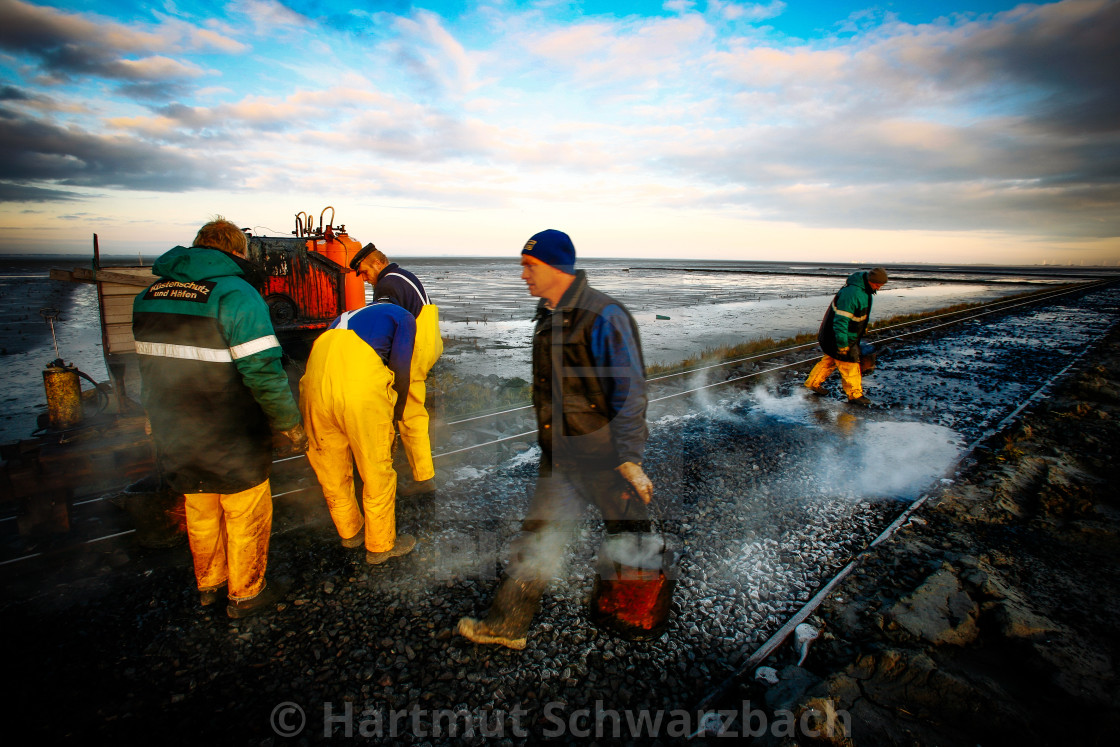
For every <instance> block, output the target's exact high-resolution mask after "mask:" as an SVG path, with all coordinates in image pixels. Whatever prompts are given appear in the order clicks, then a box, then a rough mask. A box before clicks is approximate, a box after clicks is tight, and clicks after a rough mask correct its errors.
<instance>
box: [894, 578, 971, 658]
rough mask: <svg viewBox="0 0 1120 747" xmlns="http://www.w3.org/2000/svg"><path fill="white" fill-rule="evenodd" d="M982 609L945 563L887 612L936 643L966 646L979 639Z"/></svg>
mask: <svg viewBox="0 0 1120 747" xmlns="http://www.w3.org/2000/svg"><path fill="white" fill-rule="evenodd" d="M978 614H979V608H978V607H977V605H976V602H974V601H972V598H971V597H969V596H968V594H966V593H965V592H964V590H963V589H962V588H961V582H960V580H959V579H958V578H957V577H956V575H955V573H954V572H953V569H952V568H951V567H950V566H948V565H943V566H942V567H941V568H940V569H939V570H938V571H936V572H935V573H934V574H933V575H931V576H930V577H929V578H927V579H926V580H925V581H924V582H922V585H921V586H919V587H918V588H917V589H915V590H914V592H913V593H912V594H910V595H909V596H907V597H903V598H902V599H900V600H899V601H898V602H897V603H895V605H894V607H892V608H891V609H890V611H889V612H888V613H887V619H888V620H889V621H891V622H893V623H895V624H897V625H898V626H899V627H901V628H902V629H903V630H905V631H906V632H907V633H909V634H910V635H913V636H915V637H916V638H921V639H923V640H925V641H928V642H929V643H932V644H934V645H942V644H949V645H955V646H963V645H965V644H967V643H971V642H972V641H974V640H976V637H977V636H978V635H979V633H980V630H979V628H978V627H977V625H976V618H977V616H978Z"/></svg>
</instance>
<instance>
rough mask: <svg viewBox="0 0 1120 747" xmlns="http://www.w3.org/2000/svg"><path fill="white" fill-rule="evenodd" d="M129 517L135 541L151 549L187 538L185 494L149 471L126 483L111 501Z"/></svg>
mask: <svg viewBox="0 0 1120 747" xmlns="http://www.w3.org/2000/svg"><path fill="white" fill-rule="evenodd" d="M114 503H116V504H117V505H118V506H120V507H121V508H123V509H124V510H125V511H127V512H128V514H129V515H130V516H131V517H132V521H133V523H134V524H135V526H136V542H137V544H139V545H140V546H141V547H147V548H152V549H157V548H166V547H175V546H177V545H181V544H182V543H183V542H184V541H185V540H186V539H187V514H186V507H185V505H184V497H183V495H182V494H181V493H175V492H173V491H172V490H171V489H170V488H168V487H166V486H165V485H163V484H162V482H161V480H160V479H159V477H158V476H157V475H149V476H148V477H145V478H143V479H141V480H138V481H137V482H135V483H133V484H132V485H129V486H128V487H127V488H125V489H124V490H123V491H122V492H121V493H119V494H118V495H117V500H115V501H114Z"/></svg>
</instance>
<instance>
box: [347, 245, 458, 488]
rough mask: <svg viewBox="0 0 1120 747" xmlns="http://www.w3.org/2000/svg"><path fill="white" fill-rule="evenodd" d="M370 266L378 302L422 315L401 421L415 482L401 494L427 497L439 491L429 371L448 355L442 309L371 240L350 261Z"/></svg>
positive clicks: (368, 279) (404, 485)
mask: <svg viewBox="0 0 1120 747" xmlns="http://www.w3.org/2000/svg"><path fill="white" fill-rule="evenodd" d="M363 266H364V267H365V268H366V269H365V271H364V272H365V274H364V279H365V280H366V282H368V283H370V284H371V285H373V297H374V299H375V300H377V299H382V298H388V299H390V300H392V301H393V303H395V304H397V305H398V306H401V307H404V308H405V309H407V310H408V313H410V314H412V316H413V318H415V319H416V344H415V349H414V350H413V355H412V370H411V372H410V373H409V385H408V393H407V397H406V401H405V403H404V409H403V410H402V411H401V417H400V418H399V420H398V421H397V427H398V428H399V429H400V434H401V444H402V445H403V446H404V453H405V456H406V457H407V458H408V465H409V468H410V471H411V472H412V480H411V481H407V482H402V483H401V484H400V485H398V486H397V495H405V496H410V495H422V494H427V493H432V492H434V491H435V489H436V480H435V477H436V469H435V464H434V463H433V462H432V441H431V435H430V433H429V428H428V425H429V423H428V420H429V418H428V408H427V406H426V405H425V401H426V399H427V383H426V382H427V379H428V372H429V371H431V369H432V366H434V365H435V364H436V361H437V360H439V357H440V355H442V354H443V338H442V337H440V333H439V308H438V307H437V306H436V305H435V304H434V303H432V301H431V299H430V298H428V293H427V291H425V290H424V285H423V283H421V282H420V280H419V278H417V277H416V276H415V275H413V274H412V273H411V272H409V271H408V270H406V269H404V268H403V267H401V266H400V265H398V264H397V263H396V262H390V261H389V258H388V257H386V256H385V254H384V253H383V252H382V251H381V250H379V249H378V248H377V247H375V246H374V245H373V244H366V245H365V246H364V247H362V248H361V250H360V251H359V252H358V253H357V254H355V255H354V258H353V259H352V260H350V269H352V270H354V271H355V272H358V271H359V268H360V267H363Z"/></svg>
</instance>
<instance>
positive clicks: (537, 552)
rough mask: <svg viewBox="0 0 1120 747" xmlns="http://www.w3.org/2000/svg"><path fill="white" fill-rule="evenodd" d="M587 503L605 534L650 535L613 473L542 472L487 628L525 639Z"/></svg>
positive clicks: (638, 504) (644, 513) (640, 507)
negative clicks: (599, 517) (596, 511)
mask: <svg viewBox="0 0 1120 747" xmlns="http://www.w3.org/2000/svg"><path fill="white" fill-rule="evenodd" d="M588 504H591V505H593V506H595V507H597V508H598V509H599V511H600V513H602V515H603V521H604V522H605V524H606V530H607V532H608V533H612V534H613V533H615V532H648V531H650V521H649V511H648V510H647V509H646V505H645V504H644V503H642V500H641V499H640V498H639V497H638V496H637V495H635V494H634V492H633V491H632V490H631V489H630V487H629V483H627V482H626V480H624V479H623V478H622V477H621V476H620V475H619V474H618V473H617V472H615V471H614V470H613V469H596V468H590V469H589V468H587V467H584V468H580V467H578V466H576V465H572V466H571V467H567V466H561V465H553V466H552V468H551V469H544V468H542V470H541V474H540V475H538V477H537V486H536V490H535V491H534V493H533V500H532V501H531V502H530V503H529V512H528V514H527V515H526V516H525V520H524V522H522V524H521V532H520V533H519V534H518V535H517V537H515V538H514V540H513V542H512V543H511V544H510V562H509V566H508V567H507V568H506V571H505V575H504V577H503V578H502V582H501V584H500V585H499V587H498V592H497V594H495V595H494V601H493V602H492V603H491V605H490V612H489V614H488V615H487V617H486V625H487V627H489V628H490V629H491V630H493V631H494V632H496V633H499V634H501V635H504V636H507V637H510V638H523V637H524V636H525V634H526V633H527V632H528V630H529V623H530V622H532V620H533V615H535V614H536V613H537V610H538V609H540V599H541V595H542V594H544V591H545V589H546V588H547V587H548V583H549V581H551V580H552V579H553V578H554V577H556V576H558V575H559V574H560V573H561V571H562V570H563V563H564V556H565V554H566V553H567V549H568V544H569V543H570V542H571V539H572V537H573V535H574V534H575V533H576V531H577V530H578V529H579V522H580V517H581V516H582V515H583V511H584V508H585V507H586V506H587V505H588Z"/></svg>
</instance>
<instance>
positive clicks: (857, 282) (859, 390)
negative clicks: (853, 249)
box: [805, 267, 887, 407]
mask: <svg viewBox="0 0 1120 747" xmlns="http://www.w3.org/2000/svg"><path fill="white" fill-rule="evenodd" d="M886 282H887V271H886V270H884V269H883V268H882V267H876V268H875V269H874V270H869V271H866V272H853V273H852V274H851V275H849V276H848V282H847V283H845V285H844V287H843V288H841V289H840V292H839V293H837V294H836V296H835V297H834V298H833V299H832V303H831V304H830V305H829V307H828V311H826V312H825V314H824V319H823V320H821V328H820V331H819V332H818V333H817V340H818V341H819V342H820V345H821V350H823V351H824V357H823V358H821V359H820V361H819V362H818V363H817V365H816V366H814V367H813V370H812V371H811V372H810V373H809V378H808V379H806V380H805V386H806V387H808V388H809V389H811V390H813V392H815V393H817V394H827V391H826V390H825V388H824V382H825V381H826V380H827V379H828V377H829V376H831V375H832V372H833V371H835V370H837V369H839V370H840V383H841V385H842V386H843V388H844V394H846V395H847V396H848V402H850V403H851V404H853V405H859V406H860V407H870V406H871V405H872V402H871V400H870V399H868V398H867V397H865V396H864V395H863V382H862V377H861V376H860V368H859V341H860V338H861V337H863V333H864V331H865V330H866V329H867V322H868V320H869V319H870V318H871V297H872V296H873V295H875V292H876V291H878V290H879V289H880V288H882V287H883V284H884V283H886Z"/></svg>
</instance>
